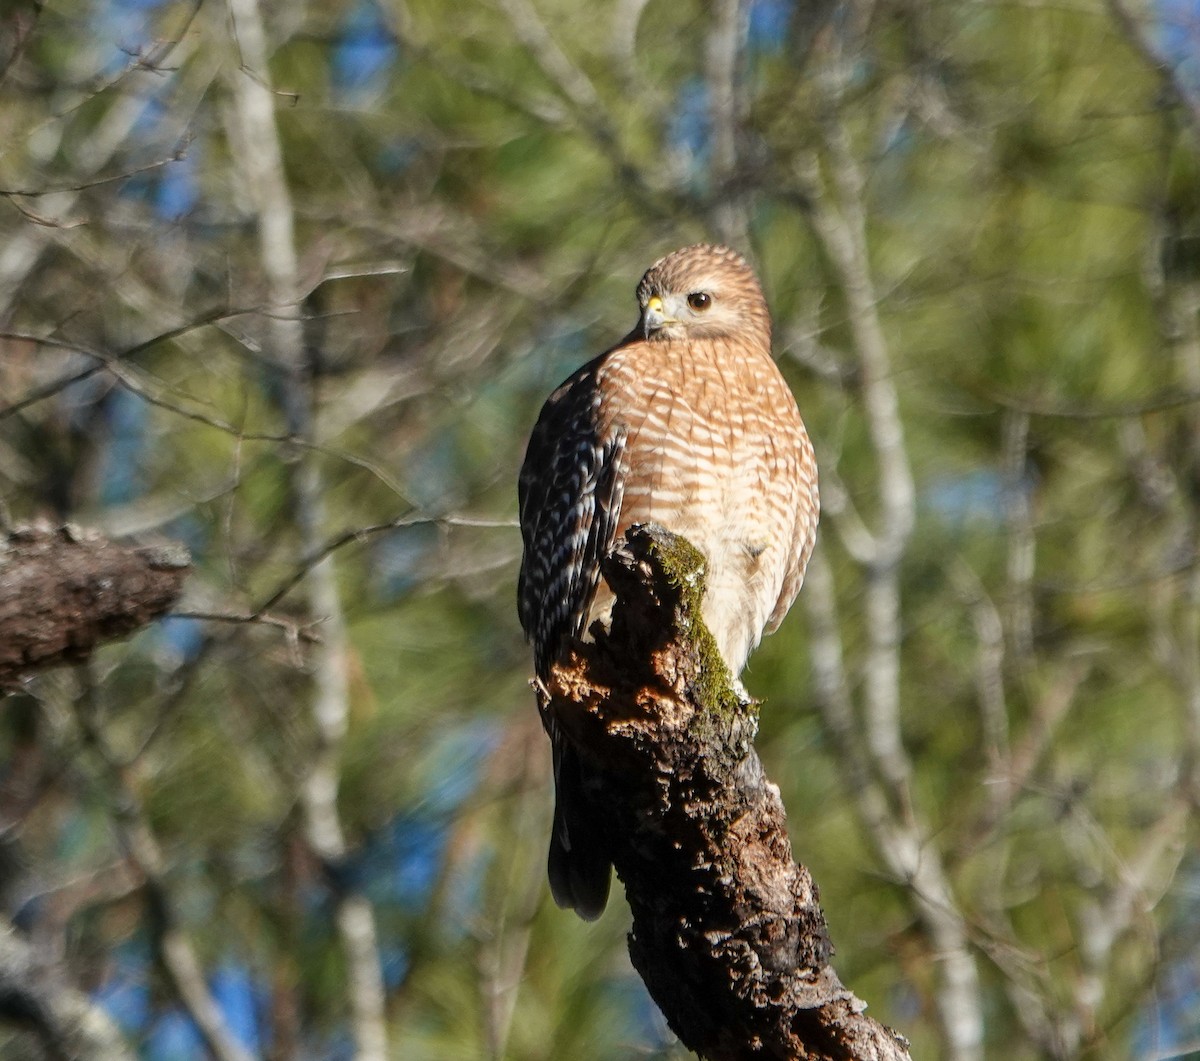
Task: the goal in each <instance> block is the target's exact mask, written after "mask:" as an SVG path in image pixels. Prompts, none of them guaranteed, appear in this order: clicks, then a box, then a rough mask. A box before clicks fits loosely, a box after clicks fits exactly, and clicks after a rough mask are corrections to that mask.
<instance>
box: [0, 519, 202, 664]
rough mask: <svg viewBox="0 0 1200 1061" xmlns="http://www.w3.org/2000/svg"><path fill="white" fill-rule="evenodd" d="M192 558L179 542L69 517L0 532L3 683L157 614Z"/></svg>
mask: <svg viewBox="0 0 1200 1061" xmlns="http://www.w3.org/2000/svg"><path fill="white" fill-rule="evenodd" d="M190 565H191V562H190V560H189V558H188V554H187V550H186V549H184V548H183V547H182V546H179V545H168V546H136V545H120V544H117V543H116V542H112V541H109V540H108V539H106V538H104V537H102V536H100V535H99V534H96V533H93V532H87V531H82V530H80V529H79V528H77V527H73V526H71V525H67V526H63V527H53V528H52V527H48V526H35V527H24V528H19V529H17V530H13V531H11V532H9V533H8V534H3V533H0V688H2V687H3V686H5V685H11V684H12V683H13V682H15V681H16V680H17V679H18V678H20V677H21V676H22V675H24V674H26V673H28V672H30V671H34V670H38V669H40V668H43V667H51V666H55V665H57V664H62V663H73V662H78V661H80V660H82V659H86V658H87V657H88V656H89V655H90V654H91V652H92V651H93V650H94V649H95V648H96V647H97V646H98V645H100V644H101V643H103V642H105V641H111V640H113V639H114V638H118V637H124V636H125V635H126V634H128V633H130V632H132V631H133V630H136V629H137V628H138V627H140V626H144V625H145V624H146V623H148V622H150V621H151V620H153V619H157V618H158V617H159V616H160V615H162V614H164V613H165V612H166V611H167V610H168V609H169V608H170V607H171V605H173V604H174V603H175V601H176V600H177V599H178V597H179V593H180V591H181V589H182V588H183V580H184V578H185V577H186V576H187V573H188V571H189V570H190Z"/></svg>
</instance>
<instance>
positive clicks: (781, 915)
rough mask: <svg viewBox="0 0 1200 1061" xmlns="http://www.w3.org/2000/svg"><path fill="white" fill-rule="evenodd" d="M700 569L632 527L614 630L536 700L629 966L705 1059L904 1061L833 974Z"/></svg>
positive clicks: (671, 544) (622, 550)
mask: <svg viewBox="0 0 1200 1061" xmlns="http://www.w3.org/2000/svg"><path fill="white" fill-rule="evenodd" d="M703 573H704V572H703V559H702V557H701V556H700V554H699V553H698V552H696V551H695V550H694V549H692V548H691V547H690V546H689V545H688V544H687V543H686V542H684V541H683V540H682V539H680V538H677V537H675V536H674V535H671V534H669V533H667V532H666V531H663V530H661V529H659V528H653V527H641V528H634V529H633V530H631V531H630V532H629V534H628V535H627V536H626V539H625V540H624V541H623V542H622V544H621V546H620V547H619V548H618V549H617V550H616V552H615V553H614V554H613V555H612V557H610V559H609V560H608V561H607V562H606V564H605V571H604V574H605V578H606V579H607V580H608V582H609V584H610V585H611V586H612V587H613V588H614V591H615V592H616V594H617V604H616V606H615V608H614V610H613V622H612V629H611V631H609V632H607V633H605V632H603V631H599V630H597V632H596V640H595V642H594V643H589V644H577V645H575V646H573V647H572V648H571V649H569V650H568V652H567V653H566V654H565V655H564V658H563V659H562V660H560V661H559V663H558V664H557V665H556V666H555V667H554V668H553V670H552V673H551V677H550V681H549V682H548V683H547V687H546V688H545V689H541V690H539V699H540V706H541V710H542V712H543V716H544V718H546V719H547V721H549V720H551V719H552V720H553V722H554V724H555V725H557V726H558V727H559V729H560V730H561V731H562V732H563V733H566V734H567V735H569V738H570V739H571V740H572V741H573V742H574V743H575V744H576V745H577V747H578V749H579V752H580V755H581V756H582V757H583V759H584V763H585V765H586V767H587V768H588V769H587V776H588V780H587V781H586V782H585V785H587V786H588V788H587V797H588V799H589V801H590V803H591V805H592V807H593V809H594V811H595V818H596V822H597V823H598V826H599V828H600V829H601V830H602V831H603V835H604V838H605V843H606V844H607V845H608V848H609V854H610V856H611V858H612V860H613V863H614V865H615V866H616V869H617V873H618V875H619V876H620V878H621V880H622V881H623V882H624V884H625V894H626V897H627V899H628V900H629V905H630V908H631V910H632V912H633V929H632V931H631V933H630V936H629V952H630V956H631V958H632V959H633V964H634V966H635V967H636V968H637V970H638V972H639V974H640V975H641V977H642V979H643V980H644V981H645V982H646V986H647V987H648V988H649V990H650V993H651V995H652V996H653V997H654V999H655V1001H656V1002H657V1003H658V1005H659V1007H660V1008H661V1009H662V1011H663V1013H664V1014H665V1016H666V1018H667V1021H668V1023H669V1024H670V1025H671V1028H672V1029H673V1030H674V1031H675V1033H676V1034H677V1035H678V1036H679V1038H680V1039H681V1040H682V1042H683V1043H684V1045H685V1046H687V1047H688V1048H689V1049H691V1050H694V1051H696V1052H697V1053H699V1054H700V1055H701V1056H702V1057H704V1058H708V1059H710V1061H727V1059H728V1061H732V1059H739V1061H740V1059H748V1058H755V1059H759V1061H765V1059H784V1058H787V1059H793V1061H794V1059H801V1061H804V1059H822V1061H832V1059H863V1058H871V1059H882V1058H890V1059H902V1058H908V1056H909V1054H908V1047H907V1042H906V1041H905V1039H904V1038H903V1037H902V1036H900V1035H898V1034H897V1033H895V1032H893V1031H892V1030H891V1029H888V1028H885V1027H884V1026H883V1025H881V1024H879V1023H878V1022H877V1021H875V1020H873V1019H872V1018H870V1017H868V1016H866V1014H865V1013H864V1012H863V1011H864V1010H865V1008H866V1006H865V1003H863V1002H862V1001H860V1000H859V999H858V998H856V997H855V996H854V995H853V994H852V993H851V992H850V991H849V990H847V989H846V988H845V987H844V986H843V985H842V983H841V981H840V980H839V979H838V977H837V974H836V973H835V972H834V971H833V969H832V967H831V966H830V965H829V957H830V955H831V954H832V951H833V947H832V945H831V943H830V941H829V936H828V933H827V931H826V925H825V917H824V914H823V913H822V910H821V907H820V900H819V895H818V891H817V886H816V884H815V883H814V881H813V880H812V877H811V875H810V874H809V872H808V870H807V869H805V868H804V867H803V866H801V865H798V864H797V863H796V862H795V861H794V860H793V858H792V849H791V844H790V842H789V840H788V835H787V828H786V825H787V822H786V815H785V811H784V808H783V803H782V801H781V800H780V798H779V790H778V788H777V787H776V786H775V785H773V784H772V783H771V782H770V781H769V780H768V779H767V777H766V775H765V773H764V772H763V768H762V764H761V763H760V762H759V759H758V756H757V755H756V754H755V752H754V749H753V747H752V744H751V741H752V740H753V737H754V735H755V732H756V730H757V721H758V713H757V707H756V705H755V704H753V703H750V702H747V701H745V700H744V699H742V698H741V697H739V696H738V695H737V694H736V693H735V692H734V691H733V690H732V689H731V688H730V685H729V680H728V673H727V672H726V671H725V669H724V665H723V664H722V663H721V661H720V659H719V657H716V656H715V649H714V648H712V647H711V638H710V636H709V635H708V633H707V631H706V630H705V629H704V627H703V625H702V624H700V623H699V621H698V609H699V603H700V600H701V597H702V594H703Z"/></svg>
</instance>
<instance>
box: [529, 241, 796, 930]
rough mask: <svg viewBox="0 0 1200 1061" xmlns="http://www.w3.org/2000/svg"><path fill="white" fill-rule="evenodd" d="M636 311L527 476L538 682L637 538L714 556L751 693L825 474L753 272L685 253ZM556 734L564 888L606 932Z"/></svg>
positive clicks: (649, 285)
mask: <svg viewBox="0 0 1200 1061" xmlns="http://www.w3.org/2000/svg"><path fill="white" fill-rule="evenodd" d="M637 298H638V304H639V306H640V307H641V319H640V321H639V322H638V325H637V327H636V328H634V330H633V331H632V332H630V334H629V335H627V336H626V337H625V338H624V339H622V340H621V342H619V343H618V344H617V345H616V346H614V347H613V348H612V349H611V350H609V351H607V352H606V353H603V354H601V355H600V356H599V357H598V358H596V359H595V360H593V361H591V362H589V363H588V364H586V365H584V366H583V367H582V368H581V369H579V370H578V371H577V372H576V373H575V374H574V375H572V376H571V377H570V378H569V379H568V380H567V381H566V382H565V383H563V384H562V386H560V387H559V388H558V389H557V390H556V391H555V392H554V393H553V394H551V395H550V397H549V399H548V400H547V401H546V404H545V406H543V408H542V412H541V415H540V416H539V417H538V422H537V425H536V426H535V427H534V429H533V436H532V437H531V438H530V440H529V449H528V451H527V452H526V454H525V463H524V465H523V466H522V468H521V479H520V506H521V535H522V539H523V542H524V555H523V557H522V561H521V575H520V582H519V586H518V602H517V607H518V611H519V613H520V617H521V625H522V626H523V627H524V629H525V633H526V635H527V636H528V637H529V639H530V640H531V641H532V642H533V649H534V659H535V668H536V671H537V674H538V676H539V678H544V677H545V676H546V675H547V674H548V673H549V670H550V667H551V665H552V664H553V663H554V661H555V660H556V659H557V658H558V656H559V654H560V652H561V651H562V649H563V647H564V646H565V644H566V642H567V639H569V638H583V637H584V636H585V635H586V634H587V632H588V630H589V629H590V627H591V626H592V624H593V623H594V622H595V621H596V620H597V619H599V620H602V621H603V620H607V618H608V616H609V613H610V611H611V608H612V603H613V596H612V592H611V591H610V590H609V588H608V586H607V585H605V583H604V581H603V579H602V578H601V575H600V560H601V559H602V558H603V557H604V556H605V555H607V553H608V552H609V550H611V549H612V547H613V544H614V542H615V541H616V540H617V538H618V537H619V536H621V535H623V534H624V533H625V531H626V530H628V529H629V527H630V526H632V525H633V524H635V523H652V522H653V523H658V524H660V525H661V526H663V527H665V528H666V529H667V530H670V531H673V532H674V533H676V534H680V535H682V536H683V537H685V538H687V539H688V541H690V542H691V543H692V544H693V545H695V546H696V547H697V548H698V549H700V550H701V551H703V553H704V554H705V557H706V559H707V561H708V573H707V594H706V596H705V597H704V602H703V605H702V612H703V616H704V621H705V623H706V625H707V626H708V628H709V630H711V631H712V634H713V636H714V637H715V638H716V642H717V646H718V647H719V648H720V650H721V655H722V656H723V657H724V659H725V662H726V663H727V664H728V665H729V670H730V672H731V673H732V675H733V676H734V677H737V675H738V674H740V673H741V670H742V667H743V666H744V665H745V663H746V658H747V656H749V655H750V653H751V651H753V649H754V647H755V646H756V645H757V644H758V642H759V639H760V638H761V637H762V635H763V633H764V632H770V631H772V630H774V629H775V628H776V627H777V626H778V625H779V623H780V621H781V620H782V619H783V617H784V615H785V614H786V613H787V610H788V608H789V607H791V604H792V601H793V600H794V599H795V596H796V592H797V590H799V588H800V583H801V581H802V579H803V578H804V568H805V566H806V565H807V563H808V557H809V554H810V553H811V552H812V547H813V541H814V537H815V534H816V529H817V513H818V500H817V467H816V461H815V459H814V457H813V450H812V445H811V443H810V442H809V440H808V434H807V433H806V432H805V430H804V424H803V422H802V421H801V419H800V413H799V410H798V409H797V408H796V401H795V399H794V398H793V397H792V393H791V391H790V390H788V387H787V384H786V383H785V382H784V380H783V377H782V376H781V375H780V374H779V370H778V369H777V368H776V367H775V362H774V361H773V360H772V359H771V319H770V315H769V313H768V311H767V305H766V301H765V300H764V299H763V294H762V289H761V288H760V287H759V285H758V280H757V279H756V278H755V276H754V273H753V271H752V270H751V269H750V267H749V266H748V265H747V264H746V262H745V261H744V260H743V259H742V258H741V256H740V255H738V254H736V253H735V252H734V251H731V250H729V249H727V248H725V247H714V246H708V245H699V246H694V247H685V248H683V249H682V250H678V251H675V253H674V254H669V255H667V257H665V258H663V259H661V260H660V261H658V262H656V263H655V264H654V265H653V266H651V267H650V269H649V271H648V272H647V273H646V275H645V276H643V277H642V281H641V283H640V284H638V288H637ZM550 729H551V733H550V738H551V743H552V746H553V751H554V778H555V788H556V805H555V812H554V829H553V832H552V834H551V837H550V857H549V875H550V888H551V891H552V892H553V894H554V900H555V902H557V903H558V905H559V906H562V907H571V908H573V909H574V910H575V911H576V912H578V913H579V914H580V916H582V917H584V918H587V919H588V920H591V919H593V918H596V917H599V915H600V913H601V912H602V911H603V909H604V905H605V903H606V901H607V899H608V887H609V876H610V869H611V867H610V863H609V859H608V856H607V854H606V852H605V850H604V847H603V845H602V844H601V842H600V841H599V836H600V835H602V833H601V832H600V831H599V830H598V829H597V828H596V827H595V826H594V825H593V824H592V821H591V812H590V811H589V808H588V803H587V801H586V799H585V798H584V794H583V780H584V779H583V776H582V773H581V763H580V760H579V758H578V755H577V754H576V752H575V750H574V748H573V747H572V746H571V745H570V744H569V743H568V741H567V739H566V738H565V737H564V736H563V735H562V734H560V733H557V732H555V731H554V728H553V726H551V727H550Z"/></svg>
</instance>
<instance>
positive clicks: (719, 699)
mask: <svg viewBox="0 0 1200 1061" xmlns="http://www.w3.org/2000/svg"><path fill="white" fill-rule="evenodd" d="M653 551H654V553H655V554H656V555H657V556H658V558H659V561H660V562H661V564H662V569H663V572H664V574H666V576H667V581H668V582H669V583H670V584H671V585H672V586H674V587H675V588H676V589H679V590H680V591H681V594H680V596H681V600H682V603H683V609H682V611H683V615H684V617H685V623H684V627H683V629H681V631H680V632H681V633H682V635H683V637H684V638H685V639H687V640H690V641H691V643H692V644H693V645H694V646H695V648H696V655H697V657H698V659H699V664H700V666H699V673H698V675H697V679H698V680H697V700H698V701H699V703H700V704H701V706H703V707H705V708H707V709H709V710H710V711H712V712H714V713H715V714H717V715H719V716H720V717H722V718H729V717H730V716H732V715H733V714H734V713H735V712H737V711H738V710H739V709H741V708H742V706H743V701H742V698H741V696H740V695H739V694H738V692H737V690H736V689H735V688H734V685H733V676H732V675H731V674H730V673H729V668H728V667H727V666H726V664H725V660H724V659H723V658H722V657H721V653H720V651H719V650H718V648H717V642H716V639H715V638H714V637H713V635H712V634H711V633H710V632H709V629H708V627H707V626H705V625H704V619H703V618H702V616H701V611H700V605H701V602H702V601H703V600H704V589H705V584H704V576H705V574H706V570H705V568H706V561H705V558H704V554H703V553H702V552H701V551H700V550H699V549H697V548H696V547H695V546H694V545H693V544H692V543H691V542H689V541H688V540H687V539H686V538H681V537H680V536H679V535H672V536H671V537H670V538H668V539H666V540H662V539H659V540H656V541H655V543H654V546H653Z"/></svg>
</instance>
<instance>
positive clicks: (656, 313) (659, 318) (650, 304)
mask: <svg viewBox="0 0 1200 1061" xmlns="http://www.w3.org/2000/svg"><path fill="white" fill-rule="evenodd" d="M670 323H671V322H670V321H669V320H668V319H667V314H666V310H665V309H664V308H663V300H662V299H661V298H659V297H658V295H653V296H651V298H650V299H649V301H647V303H646V308H645V309H644V310H642V338H643V339H649V338H650V333H651V332H656V331H658V329H659V328H661V327H662V326H663V325H664V324H670Z"/></svg>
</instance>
